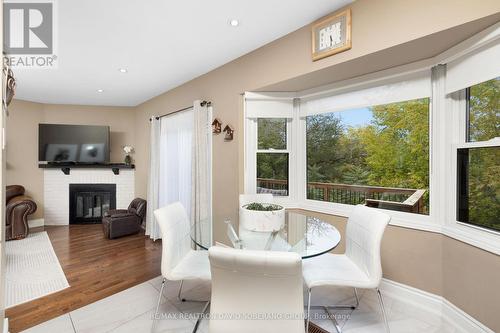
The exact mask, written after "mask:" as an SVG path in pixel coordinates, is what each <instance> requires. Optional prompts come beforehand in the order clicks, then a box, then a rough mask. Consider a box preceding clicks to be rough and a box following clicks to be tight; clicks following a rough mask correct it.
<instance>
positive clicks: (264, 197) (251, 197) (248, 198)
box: [240, 193, 274, 207]
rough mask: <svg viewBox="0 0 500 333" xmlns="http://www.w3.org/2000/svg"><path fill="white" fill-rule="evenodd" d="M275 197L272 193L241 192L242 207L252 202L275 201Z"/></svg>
mask: <svg viewBox="0 0 500 333" xmlns="http://www.w3.org/2000/svg"><path fill="white" fill-rule="evenodd" d="M273 201H274V197H273V195H272V194H270V193H257V194H240V207H241V206H244V205H248V204H250V203H254V202H256V203H273Z"/></svg>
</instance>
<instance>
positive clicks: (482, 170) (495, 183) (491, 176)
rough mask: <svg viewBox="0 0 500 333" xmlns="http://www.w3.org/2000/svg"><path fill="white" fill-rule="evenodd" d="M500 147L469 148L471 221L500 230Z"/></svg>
mask: <svg viewBox="0 0 500 333" xmlns="http://www.w3.org/2000/svg"><path fill="white" fill-rule="evenodd" d="M499 175H500V149H499V148H498V147H488V148H475V149H470V150H469V184H468V185H469V186H468V192H469V198H468V199H469V202H468V204H469V221H470V222H472V223H474V224H478V225H481V226H484V227H487V228H492V229H496V230H499V231H500V216H499V214H500V180H499V179H500V178H499Z"/></svg>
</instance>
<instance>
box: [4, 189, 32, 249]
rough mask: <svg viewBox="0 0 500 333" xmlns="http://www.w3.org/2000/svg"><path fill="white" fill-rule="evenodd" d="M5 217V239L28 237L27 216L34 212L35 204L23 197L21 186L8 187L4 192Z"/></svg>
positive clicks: (28, 198)
mask: <svg viewBox="0 0 500 333" xmlns="http://www.w3.org/2000/svg"><path fill="white" fill-rule="evenodd" d="M5 198H6V204H7V207H6V215H5V224H6V227H5V239H6V240H12V239H22V238H25V237H26V236H28V233H29V226H28V215H31V214H33V213H34V212H36V208H37V207H36V203H35V202H34V201H33V200H31V198H30V197H28V196H26V195H24V187H23V186H21V185H9V186H7V187H6V190H5Z"/></svg>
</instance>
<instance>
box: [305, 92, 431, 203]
mask: <svg viewBox="0 0 500 333" xmlns="http://www.w3.org/2000/svg"><path fill="white" fill-rule="evenodd" d="M370 110H371V112H372V117H373V119H372V121H371V122H370V124H367V125H365V126H361V127H347V126H345V125H344V124H342V120H341V118H340V114H341V113H340V114H339V113H329V114H321V115H315V116H310V117H308V118H307V177H308V182H324V183H343V184H350V185H369V186H383V187H400V188H414V189H428V188H429V99H419V100H413V101H408V102H401V103H393V104H387V105H379V106H374V107H372V108H370ZM315 195H316V194H315V193H314V192H311V195H309V198H311V196H315ZM318 195H319V194H318ZM341 195H342V193H341ZM321 199H322V200H323V197H321ZM340 200H343V199H340ZM424 200H425V201H426V202H427V200H428V194H426V196H425V198H424Z"/></svg>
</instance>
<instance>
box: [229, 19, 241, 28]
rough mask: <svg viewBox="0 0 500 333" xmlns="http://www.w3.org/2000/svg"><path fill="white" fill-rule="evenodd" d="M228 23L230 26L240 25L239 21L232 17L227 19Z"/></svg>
mask: <svg viewBox="0 0 500 333" xmlns="http://www.w3.org/2000/svg"><path fill="white" fill-rule="evenodd" d="M229 24H230V25H231V26H232V27H237V26H238V25H240V21H238V20H237V19H232V20H230V21H229Z"/></svg>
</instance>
